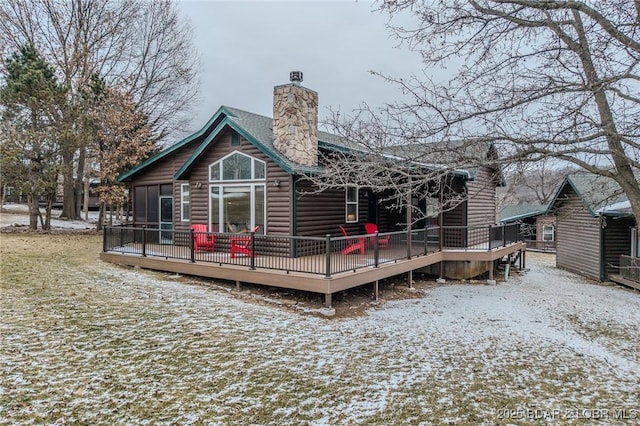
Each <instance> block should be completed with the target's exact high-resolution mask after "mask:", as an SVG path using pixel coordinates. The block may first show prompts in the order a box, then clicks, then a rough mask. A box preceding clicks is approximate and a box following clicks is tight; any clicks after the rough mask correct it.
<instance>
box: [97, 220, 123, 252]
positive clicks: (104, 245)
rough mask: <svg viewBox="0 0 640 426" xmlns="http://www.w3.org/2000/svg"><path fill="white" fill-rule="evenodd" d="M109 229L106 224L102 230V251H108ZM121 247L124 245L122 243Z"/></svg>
mask: <svg viewBox="0 0 640 426" xmlns="http://www.w3.org/2000/svg"><path fill="white" fill-rule="evenodd" d="M108 231H109V227H108V226H105V227H104V229H103V230H102V251H103V252H106V251H107V232H108ZM120 240H122V237H121V238H120ZM120 247H122V244H120Z"/></svg>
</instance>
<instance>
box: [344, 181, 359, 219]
mask: <svg viewBox="0 0 640 426" xmlns="http://www.w3.org/2000/svg"><path fill="white" fill-rule="evenodd" d="M345 192H346V194H345V221H346V222H347V223H354V222H357V221H358V187H357V186H347V188H346V190H345Z"/></svg>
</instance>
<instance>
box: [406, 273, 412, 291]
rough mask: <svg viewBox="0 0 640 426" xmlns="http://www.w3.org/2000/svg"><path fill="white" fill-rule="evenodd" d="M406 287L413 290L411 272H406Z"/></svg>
mask: <svg viewBox="0 0 640 426" xmlns="http://www.w3.org/2000/svg"><path fill="white" fill-rule="evenodd" d="M407 286H408V287H409V288H413V271H409V272H407Z"/></svg>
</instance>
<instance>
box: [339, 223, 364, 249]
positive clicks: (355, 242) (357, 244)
mask: <svg viewBox="0 0 640 426" xmlns="http://www.w3.org/2000/svg"><path fill="white" fill-rule="evenodd" d="M338 228H340V231H341V232H342V235H344V236H345V237H348V236H349V235H348V234H347V231H345V230H344V228H343V227H342V225H338ZM346 241H347V246H346V247H345V248H343V249H342V251H341V252H340V253H342V254H343V255H345V254H349V253H353V252H354V251H359V252H360V254H364V238H362V237H360V238H352V239H349V240H346Z"/></svg>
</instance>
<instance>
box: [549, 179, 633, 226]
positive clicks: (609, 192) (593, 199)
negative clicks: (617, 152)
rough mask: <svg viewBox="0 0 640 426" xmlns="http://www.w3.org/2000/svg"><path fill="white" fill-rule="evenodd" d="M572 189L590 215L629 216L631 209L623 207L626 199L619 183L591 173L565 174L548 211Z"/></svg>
mask: <svg viewBox="0 0 640 426" xmlns="http://www.w3.org/2000/svg"><path fill="white" fill-rule="evenodd" d="M569 189H573V191H574V192H575V193H576V195H577V196H578V198H579V199H580V200H581V201H582V203H583V204H584V206H585V208H586V209H587V210H588V211H589V213H591V215H592V216H594V217H595V216H600V215H608V216H630V215H632V213H631V209H630V208H627V209H625V208H624V207H623V203H624V202H625V201H626V202H627V203H628V199H627V196H626V194H625V193H624V191H623V190H622V188H620V185H618V183H617V182H616V181H615V180H613V179H612V178H609V177H606V176H601V175H596V174H593V173H585V172H581V173H573V174H570V175H567V177H566V178H565V180H564V182H563V183H562V184H561V185H560V187H559V188H558V191H557V192H556V195H555V196H554V198H553V201H552V202H551V203H550V204H549V208H548V211H549V210H551V209H552V208H553V207H555V205H556V203H557V202H558V200H561V199H562V197H564V195H565V194H566V192H567V191H568V190H569Z"/></svg>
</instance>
